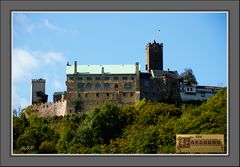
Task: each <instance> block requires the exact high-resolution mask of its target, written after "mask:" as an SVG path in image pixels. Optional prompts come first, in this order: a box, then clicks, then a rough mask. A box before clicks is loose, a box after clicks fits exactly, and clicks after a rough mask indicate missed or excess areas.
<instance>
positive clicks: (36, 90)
mask: <svg viewBox="0 0 240 167" xmlns="http://www.w3.org/2000/svg"><path fill="white" fill-rule="evenodd" d="M45 83H46V80H45V79H42V78H40V79H32V83H31V95H30V98H31V100H30V103H31V104H36V103H45V102H47V99H48V95H46V94H45Z"/></svg>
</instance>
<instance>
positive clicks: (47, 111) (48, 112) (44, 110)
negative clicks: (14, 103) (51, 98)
mask: <svg viewBox="0 0 240 167" xmlns="http://www.w3.org/2000/svg"><path fill="white" fill-rule="evenodd" d="M66 108H67V101H66V100H63V101H58V102H55V103H51V102H48V103H40V104H34V105H33V109H34V110H37V111H38V112H37V114H38V115H39V116H55V115H56V116H61V115H62V116H64V115H66Z"/></svg>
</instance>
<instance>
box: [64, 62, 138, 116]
mask: <svg viewBox="0 0 240 167" xmlns="http://www.w3.org/2000/svg"><path fill="white" fill-rule="evenodd" d="M74 66H77V64H76V63H75V65H74ZM133 66H134V65H132V66H131V67H133ZM93 67H94V68H96V69H98V68H107V66H102V65H101V66H99V67H98V66H93ZM93 67H92V66H89V68H90V69H91V68H93ZM112 67H115V68H118V69H119V70H120V71H121V68H122V74H121V73H116V72H114V70H112V71H111V70H110V71H109V72H107V71H101V73H100V74H97V71H93V72H92V73H90V74H89V73H87V74H86V73H81V72H77V69H78V68H81V66H78V68H75V67H74V72H73V73H72V74H67V81H66V86H67V93H66V99H68V109H67V112H68V113H69V114H71V113H75V112H76V111H75V110H76V102H79V103H80V105H81V107H80V109H79V111H89V110H91V109H92V108H93V107H95V106H96V105H98V104H101V103H103V102H105V101H112V102H114V103H115V104H117V105H126V104H134V103H136V102H137V101H139V99H140V97H139V95H138V94H139V64H138V63H136V65H135V66H134V68H135V69H134V71H133V70H131V71H130V72H128V71H127V72H124V70H125V67H124V65H122V66H112ZM85 68H86V67H85ZM87 68H88V67H87Z"/></svg>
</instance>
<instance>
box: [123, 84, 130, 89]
mask: <svg viewBox="0 0 240 167" xmlns="http://www.w3.org/2000/svg"><path fill="white" fill-rule="evenodd" d="M124 88H125V89H131V88H132V84H131V83H125V84H124Z"/></svg>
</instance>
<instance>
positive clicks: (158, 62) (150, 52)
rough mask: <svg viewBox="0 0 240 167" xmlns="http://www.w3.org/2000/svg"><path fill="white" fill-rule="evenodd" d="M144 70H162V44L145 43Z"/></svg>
mask: <svg viewBox="0 0 240 167" xmlns="http://www.w3.org/2000/svg"><path fill="white" fill-rule="evenodd" d="M146 58H147V64H146V70H147V71H148V72H150V71H151V70H163V44H162V43H161V44H159V43H156V41H155V40H154V42H153V43H148V44H147V45H146Z"/></svg>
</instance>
